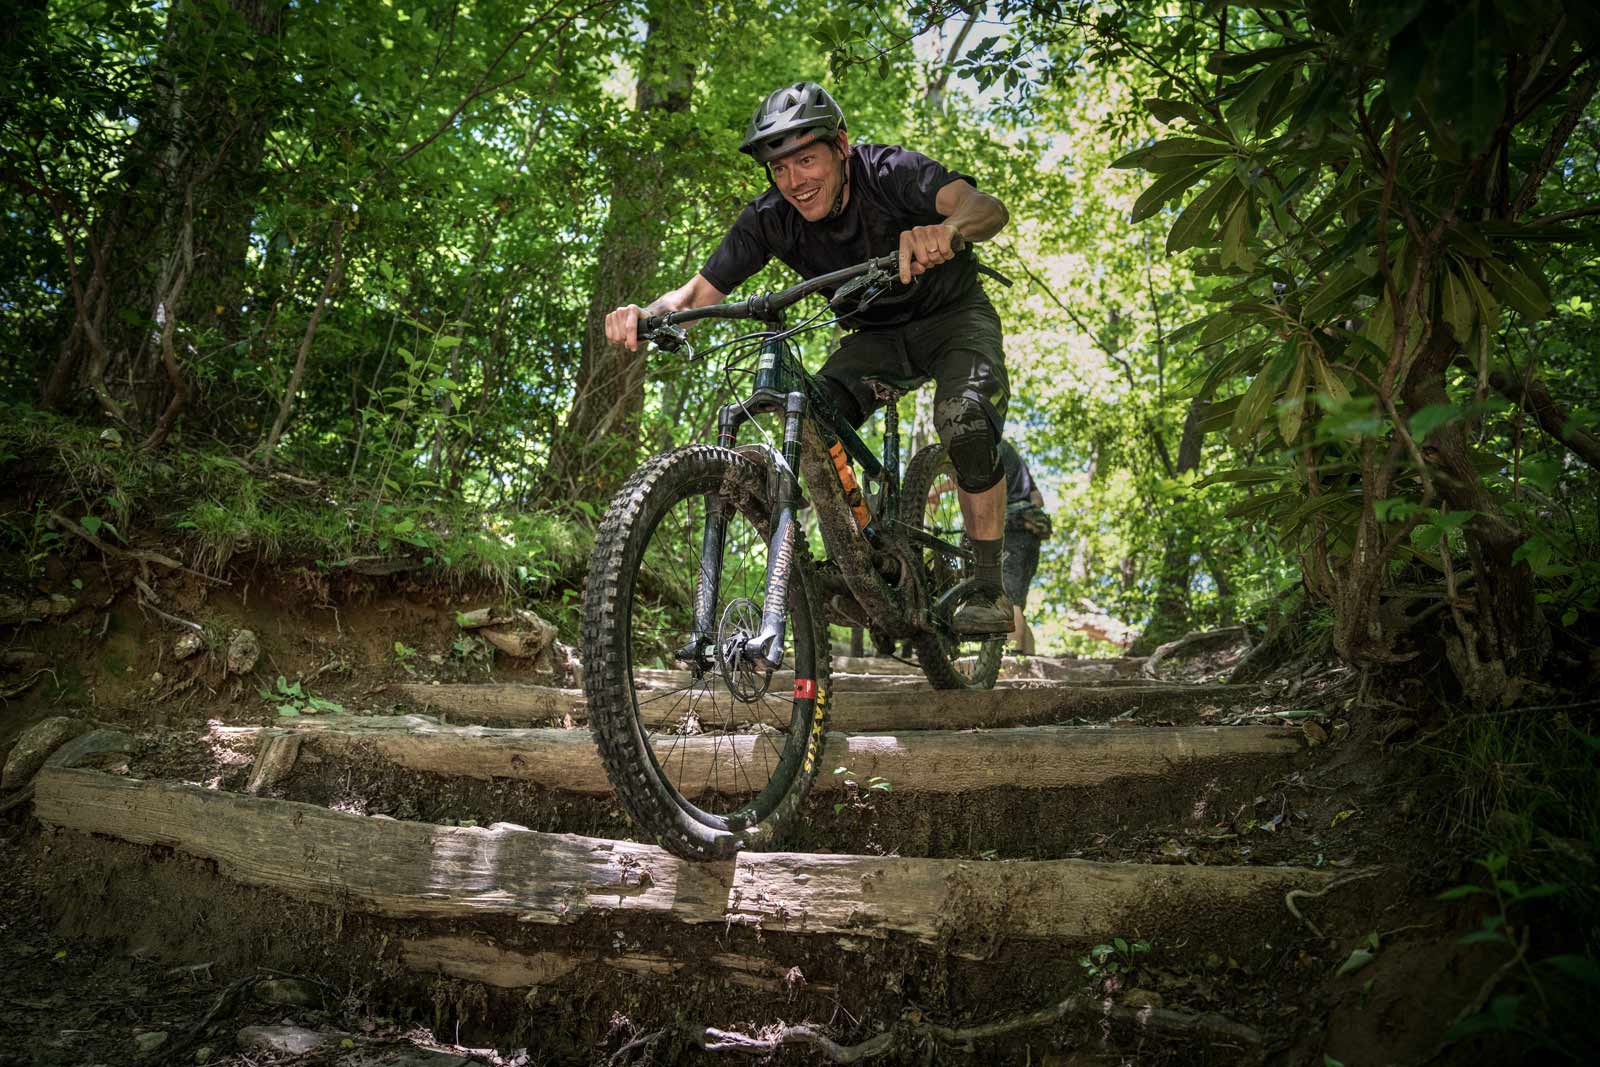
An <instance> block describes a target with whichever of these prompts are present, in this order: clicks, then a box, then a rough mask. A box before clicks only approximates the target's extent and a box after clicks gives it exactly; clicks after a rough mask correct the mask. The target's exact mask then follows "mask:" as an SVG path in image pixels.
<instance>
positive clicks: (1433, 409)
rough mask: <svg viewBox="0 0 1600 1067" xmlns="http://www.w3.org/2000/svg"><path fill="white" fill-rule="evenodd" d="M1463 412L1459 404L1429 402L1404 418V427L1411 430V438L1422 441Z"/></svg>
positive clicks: (1459, 416) (1458, 417)
mask: <svg viewBox="0 0 1600 1067" xmlns="http://www.w3.org/2000/svg"><path fill="white" fill-rule="evenodd" d="M1464 414H1465V412H1464V411H1462V409H1461V405H1460V404H1429V405H1428V406H1427V407H1425V408H1423V409H1422V410H1420V411H1418V412H1416V413H1415V414H1414V415H1412V416H1411V418H1409V419H1407V420H1406V429H1408V430H1410V431H1411V437H1412V439H1413V440H1416V441H1424V440H1426V439H1427V437H1428V435H1429V434H1431V433H1432V432H1433V431H1435V430H1437V429H1438V428H1439V427H1441V426H1443V425H1445V424H1446V423H1450V422H1455V421H1456V420H1458V419H1460V418H1461V417H1462V416H1463V415H1464Z"/></svg>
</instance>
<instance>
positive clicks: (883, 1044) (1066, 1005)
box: [619, 997, 1262, 1063]
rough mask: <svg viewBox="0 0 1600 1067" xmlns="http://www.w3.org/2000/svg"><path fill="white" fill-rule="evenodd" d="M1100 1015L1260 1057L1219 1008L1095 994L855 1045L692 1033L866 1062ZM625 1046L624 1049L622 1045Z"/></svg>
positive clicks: (913, 1025)
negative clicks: (902, 1049)
mask: <svg viewBox="0 0 1600 1067" xmlns="http://www.w3.org/2000/svg"><path fill="white" fill-rule="evenodd" d="M1073 1017H1076V1018H1085V1019H1097V1020H1103V1021H1108V1022H1113V1023H1121V1024H1123V1025H1126V1026H1129V1027H1133V1028H1135V1029H1139V1030H1143V1031H1146V1032H1149V1033H1155V1034H1159V1035H1161V1036H1164V1037H1185V1038H1195V1037H1203V1038H1205V1039H1207V1040H1208V1041H1212V1042H1236V1043H1238V1044H1240V1045H1242V1046H1244V1047H1246V1048H1249V1049H1250V1050H1252V1053H1253V1055H1254V1056H1256V1057H1259V1054H1260V1050H1261V1047H1262V1038H1261V1034H1260V1032H1259V1031H1257V1030H1256V1029H1255V1028H1253V1027H1250V1026H1245V1025H1244V1024H1242V1023H1236V1022H1234V1021H1233V1020H1232V1019H1228V1018H1226V1017H1224V1016H1221V1015H1217V1014H1215V1013H1206V1014H1200V1015H1197V1014H1193V1013H1190V1012H1185V1011H1176V1010H1173V1009H1170V1008H1152V1007H1134V1006H1130V1005H1125V1004H1113V1003H1112V1002H1111V1001H1109V1000H1101V999H1097V998H1093V997H1068V998H1066V999H1065V1000H1062V1001H1059V1002H1058V1003H1056V1004H1052V1005H1050V1006H1049V1007H1046V1008H1040V1009H1039V1010H1038V1011H1032V1012H1028V1013H1026V1014H1023V1015H1016V1016H1012V1017H1011V1018H1008V1019H998V1020H996V1021H994V1022H990V1023H983V1024H981V1025H978V1026H966V1027H954V1026H941V1025H939V1024H937V1023H930V1022H926V1021H923V1020H920V1019H918V1020H915V1021H904V1022H901V1023H900V1024H899V1025H898V1026H897V1027H896V1028H895V1029H893V1030H888V1031H885V1032H884V1033H881V1034H877V1035H874V1036H873V1037H870V1038H868V1039H867V1040H865V1041H862V1042H861V1043H859V1044H855V1045H841V1044H839V1043H838V1042H837V1041H834V1040H833V1039H832V1038H830V1037H828V1036H827V1035H826V1034H824V1033H823V1032H822V1031H821V1030H819V1029H817V1028H816V1027H814V1026H807V1025H798V1026H778V1027H774V1028H772V1029H770V1030H767V1031H764V1032H762V1033H760V1034H754V1035H752V1034H741V1033H738V1032H735V1031H730V1030H719V1029H717V1028H715V1027H709V1026H706V1027H692V1028H690V1029H689V1031H688V1036H689V1038H690V1040H692V1041H693V1042H694V1043H695V1044H696V1045H698V1046H699V1047H700V1048H701V1049H703V1050H705V1051H707V1052H743V1053H748V1054H751V1055H765V1054H767V1053H769V1052H773V1051H775V1050H777V1049H778V1048H780V1047H781V1046H784V1045H804V1046H808V1047H810V1048H813V1049H816V1050H817V1051H818V1052H819V1053H820V1054H821V1055H822V1056H824V1057H825V1058H826V1059H827V1060H829V1061H831V1062H833V1063H860V1062H862V1061H863V1060H868V1059H871V1058H873V1057H875V1056H881V1055H883V1054H885V1053H887V1052H890V1051H892V1050H893V1049H894V1048H895V1046H896V1045H897V1044H899V1043H901V1042H906V1041H915V1040H916V1039H919V1038H920V1039H923V1040H928V1039H931V1040H933V1041H938V1042H942V1043H944V1044H949V1045H965V1044H968V1043H970V1042H973V1041H982V1040H985V1039H989V1038H995V1037H1003V1036H1005V1035H1006V1034H1012V1033H1015V1032H1017V1031H1019V1030H1030V1029H1035V1028H1037V1027H1041V1026H1048V1025H1050V1024H1051V1023H1055V1022H1059V1021H1060V1020H1062V1019H1066V1018H1073ZM661 1036H662V1034H661V1033H660V1032H658V1033H656V1034H651V1035H648V1036H647V1037H646V1038H640V1039H639V1040H638V1041H635V1042H632V1043H630V1045H628V1046H624V1048H631V1047H635V1046H637V1045H638V1044H640V1043H641V1042H644V1041H647V1040H648V1041H651V1042H653V1041H656V1040H659V1039H660V1037H661ZM619 1051H620V1050H619Z"/></svg>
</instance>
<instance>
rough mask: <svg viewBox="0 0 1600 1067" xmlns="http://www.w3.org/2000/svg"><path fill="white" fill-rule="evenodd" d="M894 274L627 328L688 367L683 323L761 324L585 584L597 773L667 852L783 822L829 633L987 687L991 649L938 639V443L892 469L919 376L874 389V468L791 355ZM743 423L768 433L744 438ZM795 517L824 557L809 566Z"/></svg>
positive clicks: (642, 479)
mask: <svg viewBox="0 0 1600 1067" xmlns="http://www.w3.org/2000/svg"><path fill="white" fill-rule="evenodd" d="M897 263H898V257H897V256H895V255H889V256H883V257H879V258H876V259H871V260H868V261H866V262H864V263H860V264H857V265H855V266H853V267H847V268H844V269H843V270H839V271H835V272H832V273H829V274H825V275H821V276H818V277H816V278H811V279H809V280H807V281H804V282H801V283H800V284H798V285H795V286H793V287H791V288H789V289H785V290H783V291H782V292H778V293H768V294H762V295H759V296H754V297H751V298H749V299H747V300H741V301H737V302H732V303H724V304H716V305H711V306H708V307H701V308H695V309H692V310H688V311H678V312H672V313H670V314H665V315H658V316H649V317H647V318H645V319H644V320H642V321H641V323H640V326H639V331H638V336H639V339H640V340H641V341H644V340H648V341H650V342H652V343H654V344H655V345H656V346H657V347H658V348H664V349H668V350H673V351H679V352H687V353H688V356H689V358H691V359H692V358H695V353H694V351H693V349H692V348H691V347H690V345H689V341H688V335H687V332H686V330H685V329H684V327H685V326H687V325H688V324H689V323H691V322H695V321H698V320H700V319H746V320H754V321H755V322H757V323H759V324H760V328H759V329H757V330H755V331H754V332H751V333H746V334H743V335H741V336H739V337H736V338H734V339H733V340H731V341H727V342H723V343H722V344H720V345H718V346H716V348H717V349H718V350H726V352H727V355H726V358H725V360H724V364H723V375H724V379H725V381H726V383H727V384H728V386H729V392H730V393H732V394H733V395H735V396H737V395H739V392H740V390H738V389H736V388H735V387H734V379H735V377H736V376H738V375H749V376H750V378H751V379H752V380H751V382H750V384H749V387H748V392H747V394H746V395H744V396H743V397H742V398H741V399H737V400H735V401H733V402H731V403H728V404H726V405H724V406H722V407H721V408H720V409H719V412H718V416H717V439H716V444H714V445H712V444H693V445H688V446H686V447H683V448H678V449H674V450H672V451H669V452H663V453H661V454H659V455H656V456H654V457H652V458H650V459H649V460H647V461H645V463H644V464H643V465H642V466H641V467H640V468H639V469H638V470H637V471H636V472H635V473H634V474H633V476H632V477H631V478H629V479H628V481H627V482H626V484H624V485H623V487H622V489H621V490H620V491H618V493H617V494H616V496H615V498H614V499H613V500H612V502H611V504H610V507H609V509H608V510H607V512H606V515H605V518H604V520H603V521H602V523H601V526H600V531H599V534H598V536H597V539H596V542H595V547H594V553H593V556H592V558H591V560H590V564H589V577H588V581H587V583H586V585H585V589H584V602H583V646H584V660H583V662H584V668H585V669H584V690H585V693H586V696H587V698H588V709H589V722H590V726H591V729H592V731H593V733H594V737H595V741H596V743H597V745H598V746H599V749H600V754H601V757H602V759H603V760H604V763H605V768H606V773H607V775H608V776H609V778H610V780H611V783H612V785H613V787H614V788H615V789H616V792H617V796H618V797H619V798H620V799H621V802H622V805H623V807H624V808H625V809H626V810H627V811H628V813H629V814H630V815H631V816H632V817H633V819H634V820H635V822H636V823H637V824H638V825H639V826H641V827H642V828H643V829H644V830H646V831H647V832H648V833H650V834H652V835H654V836H655V837H656V839H657V840H659V841H660V842H661V844H662V845H664V846H665V847H666V848H667V849H669V850H670V851H672V852H674V853H676V854H678V855H680V856H684V857H687V858H690V859H712V858H718V857H726V856H730V855H732V854H733V853H735V852H737V851H739V850H740V849H745V848H763V847H771V845H772V843H773V842H774V840H775V839H776V837H777V835H778V834H779V832H780V831H781V830H782V828H783V826H784V825H785V824H786V823H787V822H788V821H790V820H791V819H792V817H793V815H794V813H795V812H796V810H797V809H798V808H799V806H800V803H801V801H802V799H803V798H804V797H805V795H806V793H807V792H808V791H809V790H810V788H811V785H812V783H813V782H814V781H815V780H816V776H817V773H818V770H819V764H820V760H821V758H822V747H823V742H824V732H825V730H826V727H827V721H828V711H829V707H830V701H831V694H830V691H829V681H830V669H829V668H830V651H831V642H830V640H829V636H828V624H829V623H830V622H836V623H839V624H841V625H850V626H862V627H864V628H865V629H867V630H868V631H869V632H870V633H871V634H872V635H873V639H874V642H875V644H877V646H878V647H880V648H884V647H892V646H893V645H895V644H896V643H899V642H902V641H909V642H910V643H911V644H912V645H913V646H914V647H915V649H916V653H917V662H918V663H919V664H920V666H921V668H922V670H923V672H924V673H925V674H926V675H927V677H928V680H929V681H930V682H931V683H932V684H933V685H934V686H935V687H936V688H940V689H960V688H972V689H987V688H989V687H991V686H992V685H993V684H994V680H995V676H996V674H997V673H998V671H999V666H1000V656H1001V651H1002V645H1003V643H1004V636H1005V635H1003V634H996V635H992V636H985V637H979V638H963V637H961V636H959V635H957V634H956V633H954V632H953V630H952V628H951V618H952V616H953V614H954V611H955V609H956V607H958V606H959V605H960V603H961V602H962V601H963V600H964V599H965V598H966V597H967V596H968V595H969V594H970V593H971V592H972V589H973V583H974V579H973V578H972V577H971V575H972V569H973V559H972V554H971V550H970V542H968V541H967V540H966V538H965V536H964V533H963V524H962V517H961V510H960V506H959V503H958V501H957V495H956V492H955V480H954V469H953V467H952V465H951V463H950V460H949V458H948V457H947V456H946V454H945V451H944V447H943V446H942V445H938V444H934V445H930V446H928V447H925V448H923V449H921V450H919V451H918V452H917V454H916V455H915V456H913V457H912V458H911V462H910V463H909V464H908V465H907V466H906V467H905V469H904V470H903V471H902V470H901V466H900V428H899V419H898V415H897V411H896V405H895V403H894V401H895V400H896V399H898V396H899V395H900V393H901V392H902V387H903V386H906V385H914V384H915V383H890V382H874V383H872V384H873V388H874V390H875V391H876V392H877V393H878V395H879V397H880V398H881V399H884V400H886V401H887V403H886V405H885V407H884V408H883V454H882V455H881V456H879V455H877V454H875V453H874V452H873V451H872V449H871V448H870V447H868V445H867V444H866V443H865V442H864V441H863V440H862V439H861V437H860V435H859V434H858V433H857V432H856V430H855V429H854V428H852V427H851V426H850V424H849V423H848V422H847V421H846V420H845V419H843V418H841V417H840V416H839V414H838V413H837V411H835V410H834V406H833V403H832V401H831V399H830V397H829V396H828V394H827V393H826V392H825V391H824V390H823V389H822V388H821V387H820V386H819V385H818V383H817V381H816V380H815V379H814V378H813V377H812V376H811V375H810V374H809V373H808V372H807V371H806V369H805V367H804V366H803V365H802V363H801V360H800V356H799V353H798V351H797V348H796V346H795V345H794V343H793V338H794V337H796V336H797V335H798V334H800V333H802V332H804V331H807V330H815V329H820V328H823V327H826V326H831V325H833V324H834V323H836V322H838V321H840V318H841V317H842V316H843V315H847V314H851V313H854V312H857V311H860V310H862V309H863V308H865V307H867V306H868V305H870V304H871V303H872V301H873V300H874V299H876V298H877V297H878V296H879V295H881V294H882V293H884V292H885V291H887V290H888V288H889V286H890V285H891V284H892V283H893V282H895V281H897V280H898V266H897ZM835 287H836V288H835ZM824 289H834V290H835V291H834V292H833V295H832V297H831V299H830V300H828V301H827V303H826V306H825V307H824V308H823V310H821V311H819V312H817V313H815V314H812V315H810V316H809V317H807V318H806V319H804V320H803V321H801V322H799V323H798V324H796V325H794V326H789V325H787V324H786V322H785V316H784V312H785V311H786V310H787V309H788V308H790V307H791V306H793V305H794V304H796V303H798V302H799V301H800V300H801V299H803V298H805V297H806V296H808V295H810V294H813V293H816V292H819V291H821V290H824ZM830 315H832V316H834V317H831V318H830V317H829V316H830ZM708 354H709V352H707V353H702V354H701V355H702V356H704V355H708ZM752 364H753V365H752ZM762 415H771V416H774V419H773V420H771V421H774V422H775V423H776V424H777V426H778V427H780V428H781V436H778V437H774V436H772V435H771V434H768V433H767V431H766V430H765V429H762V424H761V422H760V420H759V419H758V416H762ZM752 423H753V424H754V425H755V427H756V428H757V429H758V430H759V431H760V433H761V435H762V436H765V437H767V440H765V441H750V442H746V443H740V441H739V433H740V430H741V429H743V428H745V427H747V426H749V425H751V424H752ZM857 470H859V471H860V474H861V481H860V482H858V481H857V478H856V471H857ZM862 482H864V483H865V484H862ZM807 511H809V512H810V513H811V515H813V516H814V520H812V523H811V524H814V526H815V527H816V530H817V532H818V533H819V535H820V539H821V542H822V545H823V547H824V548H825V549H826V553H827V557H826V558H825V559H820V560H819V559H814V558H813V557H812V554H811V550H810V538H809V536H808V535H807V533H806V530H805V527H806V525H807V524H808V520H807V518H806V512H807ZM784 668H788V669H784Z"/></svg>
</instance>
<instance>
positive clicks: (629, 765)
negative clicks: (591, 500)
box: [583, 445, 829, 859]
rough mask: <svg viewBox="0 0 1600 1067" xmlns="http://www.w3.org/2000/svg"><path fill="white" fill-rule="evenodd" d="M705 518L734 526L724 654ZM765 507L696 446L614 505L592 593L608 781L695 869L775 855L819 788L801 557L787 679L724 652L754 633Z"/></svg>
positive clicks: (592, 704) (814, 665)
mask: <svg viewBox="0 0 1600 1067" xmlns="http://www.w3.org/2000/svg"><path fill="white" fill-rule="evenodd" d="M708 507H720V508H722V509H723V510H724V511H725V513H726V514H727V516H728V522H727V536H726V538H725V539H724V542H723V547H722V581H721V586H720V590H719V595H718V599H717V603H716V609H715V611H714V613H713V620H714V622H715V625H716V627H717V632H716V633H714V634H711V635H709V636H711V637H712V638H713V639H714V642H715V644H714V645H713V646H712V647H711V648H709V649H708V650H707V651H706V654H705V655H704V656H703V657H701V659H700V660H699V662H696V663H690V662H686V661H682V660H679V659H678V658H677V656H678V653H679V652H680V651H681V650H684V649H685V648H686V646H689V645H691V643H692V639H693V637H694V603H695V598H696V593H697V591H698V588H699V582H700V570H701V568H700V553H701V540H702V535H703V532H704V530H705V518H706V512H707V509H708ZM770 514H771V508H770V505H769V502H768V495H767V471H766V469H765V467H764V466H763V465H761V464H760V463H757V462H755V461H754V460H752V459H750V458H749V457H748V456H745V455H741V454H739V453H736V452H733V451H730V450H728V449H725V448H714V447H711V446H709V445H693V446H690V447H688V448H683V449H679V450H677V451H674V452H667V453H664V454H662V455H659V456H656V457H654V458H652V459H651V460H649V461H648V462H647V463H646V464H645V465H644V466H643V467H642V468H640V469H639V471H638V472H637V473H635V474H634V476H633V477H632V478H630V479H629V480H628V483H627V484H626V485H624V486H623V488H622V490H621V491H620V492H619V493H618V494H617V496H616V498H615V499H614V500H613V501H612V503H611V507H610V510H609V511H608V512H607V514H606V518H605V521H604V522H603V523H602V524H601V527H600V532H599V535H598V536H597V538H596V542H595V548H594V554H593V556H592V558H591V560H590V565H589V579H588V582H587V584H586V586H585V589H584V622H583V637H584V664H585V667H586V669H585V671H584V690H585V693H586V695H587V697H588V702H589V722H590V727H591V729H592V730H593V732H594V737H595V742H596V744H597V745H598V746H599V749H600V754H601V757H602V759H603V760H604V762H605V767H606V774H607V775H608V776H609V777H610V779H611V784H612V785H613V786H614V787H615V788H616V790H617V795H618V797H619V799H620V800H621V801H622V804H623V806H624V807H625V808H626V809H627V811H628V813H629V814H630V815H631V816H632V817H633V818H634V820H635V821H636V822H637V823H638V824H639V825H640V826H641V827H643V828H644V829H645V830H646V831H647V832H648V833H650V834H652V835H653V836H655V837H656V839H657V840H659V841H660V842H661V844H662V845H663V846H664V847H666V848H667V849H669V850H670V851H672V852H674V853H676V854H678V855H680V856H684V857H687V858H689V859H712V858H716V857H723V856H729V855H732V854H733V853H734V852H737V851H738V850H740V849H742V848H758V847H768V846H770V845H771V844H772V842H773V840H774V839H775V837H776V836H777V834H778V833H779V831H780V830H781V828H782V826H783V824H784V823H785V822H786V820H788V819H789V817H790V816H792V815H793V814H794V812H795V810H796V809H797V808H798V807H799V805H800V801H801V799H802V798H803V797H804V796H805V794H806V793H807V792H808V791H809V790H810V788H811V784H812V782H813V781H814V780H815V779H816V775H817V766H818V763H819V762H820V759H821V748H822V742H823V732H824V727H825V722H826V718H827V686H828V670H829V666H828V657H827V656H826V654H824V653H823V652H822V651H821V649H822V647H823V638H824V636H825V635H824V634H823V632H822V629H821V622H820V620H821V612H820V611H819V610H818V605H817V602H816V599H815V598H816V595H817V583H816V579H815V577H814V576H813V574H812V572H811V566H810V558H809V556H808V555H807V553H806V551H805V546H804V545H803V544H799V545H797V546H796V551H795V555H794V563H793V569H792V572H791V578H790V586H789V588H790V594H789V613H788V620H787V622H788V637H787V641H788V647H789V649H791V650H792V655H786V656H785V664H784V665H785V666H789V665H792V666H793V667H794V677H793V679H790V678H789V677H788V676H787V672H783V673H769V672H758V671H752V670H750V669H749V667H748V666H747V665H746V666H744V667H742V668H741V667H740V666H739V664H738V661H737V657H732V658H730V657H727V656H723V655H719V654H718V651H717V650H718V648H727V647H729V643H730V641H732V642H735V643H736V642H737V639H738V638H740V637H741V636H743V637H748V636H751V635H752V634H753V633H754V632H755V631H756V630H758V629H759V626H760V615H761V605H762V599H763V596H764V593H765V585H766V561H767V535H768V533H769V529H768V527H769V521H770Z"/></svg>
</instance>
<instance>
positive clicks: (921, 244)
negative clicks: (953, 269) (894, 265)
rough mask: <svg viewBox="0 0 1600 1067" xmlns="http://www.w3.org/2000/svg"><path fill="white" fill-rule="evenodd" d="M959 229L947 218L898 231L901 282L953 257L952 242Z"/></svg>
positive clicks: (956, 238)
mask: <svg viewBox="0 0 1600 1067" xmlns="http://www.w3.org/2000/svg"><path fill="white" fill-rule="evenodd" d="M960 236H961V231H960V230H958V229H956V228H955V227H954V226H952V225H950V224H949V223H948V222H941V223H937V224H935V225H933V226H913V227H912V228H911V229H909V230H902V231H901V233H900V283H901V284H902V285H910V284H911V279H912V278H914V277H916V276H917V275H919V274H921V273H923V272H924V271H926V270H928V268H930V267H937V266H938V265H939V264H941V263H947V262H949V261H950V260H952V259H954V258H955V252H954V250H953V249H952V247H951V246H952V245H953V244H954V242H955V241H956V240H958V239H959V238H960Z"/></svg>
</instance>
